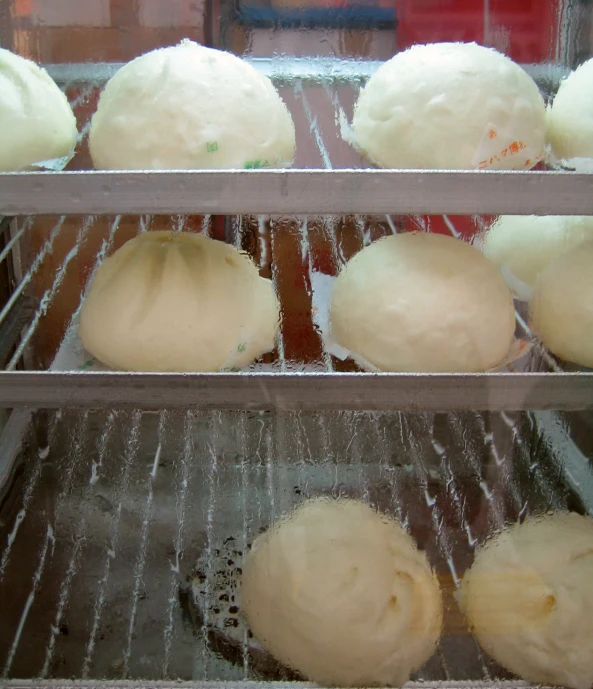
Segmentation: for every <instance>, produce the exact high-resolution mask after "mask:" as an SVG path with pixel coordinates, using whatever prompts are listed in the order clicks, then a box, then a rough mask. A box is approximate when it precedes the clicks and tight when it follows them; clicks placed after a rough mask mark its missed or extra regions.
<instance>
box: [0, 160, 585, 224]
mask: <svg viewBox="0 0 593 689" xmlns="http://www.w3.org/2000/svg"><path fill="white" fill-rule="evenodd" d="M116 213H122V214H136V213H138V214H140V213H153V214H158V213H162V214H170V213H171V214H172V213H212V214H220V215H222V214H259V213H274V214H291V215H295V214H296V215H298V214H339V215H343V214H356V213H360V214H380V213H394V214H401V215H408V214H429V213H430V214H437V213H438V214H440V213H454V214H474V213H480V214H488V215H490V214H502V213H508V214H542V215H563V214H582V215H587V214H593V174H580V173H574V172H556V171H546V172H523V171H521V172H498V171H478V172H474V171H455V172H453V171H442V170H438V171H437V170H425V171H417V170H354V169H350V170H343V169H342V170H250V171H244V170H236V171H185V172H178V171H158V172H120V171H118V172H94V171H89V172H87V171H85V172H20V173H2V174H0V215H8V216H12V215H54V214H58V215H62V214H63V215H87V214H91V215H97V214H116Z"/></svg>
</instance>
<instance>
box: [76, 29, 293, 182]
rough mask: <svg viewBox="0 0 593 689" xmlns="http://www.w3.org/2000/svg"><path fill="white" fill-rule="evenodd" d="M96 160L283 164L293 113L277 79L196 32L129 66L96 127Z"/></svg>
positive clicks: (158, 165) (104, 163) (107, 163)
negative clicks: (195, 37) (195, 38)
mask: <svg viewBox="0 0 593 689" xmlns="http://www.w3.org/2000/svg"><path fill="white" fill-rule="evenodd" d="M89 145H90V151H91V156H92V159H93V163H94V165H95V167H96V168H105V169H114V170H115V169H147V170H148V169H191V168H257V167H283V166H286V165H288V164H290V162H291V161H292V159H293V157H294V151H295V131H294V124H293V121H292V117H291V116H290V113H289V112H288V109H287V107H286V105H285V104H284V102H283V101H282V99H281V98H280V96H279V95H278V92H277V91H276V89H275V88H274V86H273V85H272V82H271V81H270V80H269V79H268V78H267V77H266V76H264V75H262V74H260V73H259V72H258V71H257V70H256V69H255V68H254V67H252V66H251V65H249V64H248V63H247V62H245V61H243V60H241V59H239V58H238V57H236V56H234V55H231V54H230V53H226V52H222V51H220V50H214V49H212V48H205V47H203V46H201V45H198V44H197V43H193V42H192V41H189V40H184V41H182V42H181V43H180V44H179V45H177V46H174V47H170V48H161V49H159V50H153V51H152V52H150V53H146V54H145V55H142V56H141V57H138V58H136V59H135V60H132V61H131V62H129V63H128V64H127V65H125V66H124V67H122V69H120V70H119V71H118V72H117V73H116V74H115V76H113V78H112V79H110V80H109V82H108V83H107V85H106V87H105V90H104V91H103V93H102V94H101V98H100V100H99V106H98V108H97V112H96V113H95V115H94V117H93V120H92V123H91V130H90V134H89Z"/></svg>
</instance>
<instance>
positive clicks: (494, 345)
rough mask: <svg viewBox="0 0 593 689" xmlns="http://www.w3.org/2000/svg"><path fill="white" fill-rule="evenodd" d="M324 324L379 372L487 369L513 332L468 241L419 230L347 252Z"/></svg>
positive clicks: (504, 305)
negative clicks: (346, 261) (328, 316)
mask: <svg viewBox="0 0 593 689" xmlns="http://www.w3.org/2000/svg"><path fill="white" fill-rule="evenodd" d="M330 322H331V330H332V335H333V338H334V339H335V341H336V342H337V343H338V344H339V345H341V346H342V347H345V348H346V349H348V350H350V352H352V353H354V354H355V355H359V356H360V357H362V359H363V360H365V361H367V362H369V363H370V364H372V365H373V366H375V367H377V368H379V369H381V370H383V371H420V372H472V371H486V370H488V369H491V368H494V367H495V366H497V365H499V364H500V363H501V361H502V360H503V359H504V357H505V356H506V354H507V353H508V351H509V348H510V346H511V342H512V339H513V334H514V330H515V314H514V309H513V300H512V296H511V293H510V291H509V289H508V287H507V286H506V285H505V282H504V280H503V278H502V276H501V274H500V273H499V271H498V270H497V269H496V266H495V265H494V264H493V263H492V262H491V261H489V260H488V259H487V258H485V257H484V256H483V255H482V254H481V253H480V252H479V251H478V249H476V248H475V247H473V246H470V245H469V244H466V243H464V242H462V241H460V240H458V239H453V238H452V237H446V236H444V235H438V234H429V233H423V232H414V233H406V234H398V235H392V236H390V237H385V238H383V239H380V240H379V241H377V242H374V243H373V244H371V245H370V246H367V247H366V248H364V249H363V250H362V251H361V252H360V253H358V254H357V255H356V256H354V257H353V258H352V259H351V260H350V261H349V262H348V263H347V265H346V266H345V268H343V269H342V271H341V273H340V275H339V276H338V277H337V279H336V281H335V283H334V288H333V291H332V296H331V303H330Z"/></svg>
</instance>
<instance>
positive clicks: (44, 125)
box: [0, 48, 77, 172]
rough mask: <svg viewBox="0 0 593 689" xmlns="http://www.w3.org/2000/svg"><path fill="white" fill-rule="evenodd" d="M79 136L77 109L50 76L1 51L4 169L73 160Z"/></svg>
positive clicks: (0, 161)
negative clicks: (54, 160) (67, 159)
mask: <svg viewBox="0 0 593 689" xmlns="http://www.w3.org/2000/svg"><path fill="white" fill-rule="evenodd" d="M76 136H77V130H76V119H75V117H74V115H73V113H72V109H71V108H70V105H69V104H68V101H67V99H66V96H65V95H64V94H63V93H62V91H60V89H59V88H58V87H57V85H56V83H55V82H54V81H53V80H52V78H51V77H50V76H49V74H48V73H47V72H46V71H45V70H44V69H41V68H40V67H38V66H37V65H36V64H35V63H34V62H31V61H30V60H25V58H22V57H20V56H19V55H15V54H14V53H11V52H10V51H9V50H3V49H1V48H0V171H1V172H11V171H15V170H24V169H27V168H29V167H30V166H31V165H33V164H34V163H41V162H43V161H46V160H52V159H55V158H62V157H64V156H67V155H68V154H69V153H70V152H71V150H72V149H73V147H74V145H75V144H76Z"/></svg>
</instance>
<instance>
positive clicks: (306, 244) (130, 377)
mask: <svg viewBox="0 0 593 689" xmlns="http://www.w3.org/2000/svg"><path fill="white" fill-rule="evenodd" d="M255 62H256V66H258V68H260V69H261V70H262V71H264V72H265V73H268V74H269V75H270V76H271V77H272V78H273V79H274V80H275V82H276V84H277V86H278V88H279V90H280V92H281V94H282V96H283V98H284V99H285V101H286V103H287V104H288V106H289V108H290V110H291V112H292V115H293V118H294V121H295V123H296V129H297V141H298V143H299V145H298V149H297V158H296V161H295V165H296V166H297V168H298V169H296V170H291V171H280V172H278V171H266V170H261V171H246V172H240V171H231V172H180V173H176V172H165V173H158V172H157V173H145V172H143V173H125V172H124V173H98V172H89V171H88V169H89V168H90V167H91V162H90V157H89V153H88V146H87V134H88V130H89V124H90V117H91V115H92V113H93V112H94V110H95V107H96V102H97V99H98V94H99V92H100V88H101V85H102V84H103V83H104V81H105V79H107V78H108V77H109V76H110V75H111V74H112V73H113V72H114V70H115V69H117V67H118V66H117V65H94V66H89V65H83V66H80V65H78V66H77V65H67V66H64V67H59V66H54V67H51V68H50V71H52V72H53V73H54V76H55V77H56V78H57V79H59V80H60V81H61V83H62V85H63V87H64V89H65V91H66V93H67V95H68V97H69V99H70V102H71V103H72V105H73V108H74V111H75V114H76V116H77V119H78V123H79V131H80V137H79V139H80V140H79V145H78V148H77V154H76V156H75V157H74V158H73V160H72V161H71V163H70V165H69V170H70V171H69V172H64V173H16V174H10V173H5V174H4V175H0V182H1V183H2V188H3V194H2V195H1V197H0V204H4V205H3V206H2V208H0V210H2V211H3V212H4V213H5V214H6V215H7V217H8V216H9V215H13V214H18V216H19V217H18V219H15V220H13V221H12V223H10V224H9V225H7V224H5V225H4V227H5V228H6V229H5V233H4V242H5V248H4V250H3V252H2V254H1V255H0V260H2V259H9V260H10V261H11V263H12V264H14V265H17V266H20V268H19V269H18V270H17V273H18V274H16V273H15V274H14V275H13V276H12V283H13V285H14V290H13V292H12V294H11V296H10V299H9V300H8V302H7V304H6V306H5V307H4V309H3V310H2V311H1V312H0V326H2V325H3V326H4V330H5V331H6V333H7V334H6V341H7V342H8V343H9V344H10V343H11V338H12V340H15V335H16V334H18V336H17V337H16V340H17V341H16V343H14V349H13V350H12V353H11V356H10V357H9V358H8V359H7V360H6V367H5V371H4V372H0V404H2V405H5V406H7V405H15V406H21V405H30V406H56V407H62V406H70V405H75V406H79V407H80V406H85V407H88V408H96V407H111V406H120V407H128V408H135V407H137V406H139V405H143V406H144V407H145V408H153V409H158V408H162V407H172V406H178V407H187V406H198V407H200V408H203V409H208V408H221V409H224V408H230V407H235V408H237V407H240V408H250V409H264V408H270V407H271V406H273V407H276V408H284V409H307V408H309V409H342V408H349V409H393V408H397V409H401V410H406V409H407V410H413V409H427V410H446V409H454V408H458V409H459V408H466V409H493V410H494V409H544V408H557V409H583V408H588V407H590V406H591V405H592V404H593V374H591V373H589V372H583V371H576V370H574V369H573V370H571V369H567V370H565V371H563V370H562V369H561V368H560V366H559V365H558V363H557V362H556V361H555V360H554V359H553V357H551V356H549V355H548V354H547V353H546V352H545V351H543V350H542V348H541V347H539V346H536V348H535V349H534V350H532V354H531V356H530V357H528V358H527V359H526V360H525V361H523V362H521V363H519V364H518V365H517V366H515V367H514V369H513V370H512V371H511V370H508V369H507V371H506V372H501V373H497V374H496V375H491V374H485V375H484V374H470V375H448V374H444V375H432V374H429V375H421V374H420V375H419V374H381V375H376V374H368V373H362V372H360V371H358V370H357V369H356V368H355V367H353V366H352V365H350V364H348V363H343V362H340V361H338V360H336V359H335V358H334V357H332V356H330V355H329V354H328V353H327V352H326V351H325V349H324V347H323V341H322V338H321V337H320V336H319V332H318V331H317V330H316V328H315V324H314V322H313V321H312V318H311V310H312V307H313V306H314V304H313V282H314V280H313V278H314V275H315V274H316V273H317V272H320V271H321V272H325V273H327V274H330V275H331V274H336V273H337V271H338V270H339V268H340V266H341V265H343V263H344V261H345V260H347V259H348V258H349V257H350V256H351V255H352V254H353V253H355V252H356V251H357V250H359V249H360V248H362V247H363V246H365V245H366V244H368V243H369V242H370V241H372V240H374V239H376V238H378V237H380V236H383V235H385V234H389V233H392V232H398V231H405V230H409V229H424V230H432V231H441V232H445V233H450V234H453V235H455V236H459V235H464V236H466V237H470V236H471V235H472V234H474V233H475V232H476V231H478V230H480V229H483V227H484V224H485V222H486V217H487V216H484V215H483V214H484V213H486V212H488V210H489V209H496V212H502V211H506V212H509V211H514V212H517V210H519V212H530V211H533V210H539V211H540V212H552V213H561V212H570V213H577V212H583V213H587V212H591V213H593V194H592V193H591V191H592V182H593V176H591V175H578V174H575V173H570V172H557V171H543V172H528V173H522V172H521V173H482V172H480V173H474V172H461V173H451V172H442V171H432V172H431V171H428V172H427V171H422V172H416V171H378V170H370V169H368V166H367V164H366V163H365V161H364V160H362V159H361V158H360V156H359V155H358V154H357V153H356V152H355V151H354V149H353V148H352V147H351V146H349V145H348V144H347V143H346V142H345V141H344V140H343V138H342V136H341V134H342V129H343V127H344V126H345V125H344V123H345V122H347V121H349V120H350V118H351V115H352V108H353V104H354V102H355V100H356V97H357V93H358V90H359V88H360V85H361V84H362V83H363V82H364V80H365V79H366V78H367V77H368V76H369V74H371V73H372V71H373V70H374V69H375V68H376V66H377V65H376V64H375V63H364V62H359V61H339V60H333V61H327V60H326V61H313V62H312V61H310V60H306V61H304V60H296V61H295V60H291V61H282V60H280V61H266V60H259V61H255ZM529 69H530V70H531V71H532V72H533V73H534V76H535V77H536V78H537V79H538V81H539V83H540V85H541V87H542V90H543V91H544V92H547V93H549V92H551V91H552V90H553V88H554V84H555V83H557V79H558V77H559V74H560V72H559V70H558V69H557V68H553V67H546V68H538V67H536V66H531V67H529ZM345 168H348V169H345ZM225 199H226V200H225ZM414 199H415V200H414ZM229 204H230V205H229ZM544 206H545V208H544ZM443 207H445V209H447V208H448V209H450V210H454V211H455V212H456V213H460V212H462V213H465V216H459V215H455V216H453V215H451V214H450V213H445V214H443V213H442V210H443ZM382 209H383V210H387V211H389V212H385V213H381V214H380V213H379V211H380V210H382ZM233 210H234V212H233V213H231V215H227V216H226V217H225V218H223V217H222V216H221V213H223V212H230V211H233ZM262 210H263V211H265V215H262V214H261V213H260V214H257V213H256V212H258V211H262ZM278 210H280V211H284V212H283V214H280V215H278V214H276V215H274V214H271V213H273V211H278ZM477 210H480V212H481V215H479V216H477V215H473V216H470V215H468V214H472V213H475V212H476V211H477ZM149 211H151V212H150V214H147V213H148V212H149ZM189 211H191V212H199V213H200V214H201V215H199V216H196V215H192V214H189ZM320 211H321V212H320ZM350 211H351V212H350ZM365 211H366V212H365ZM163 212H168V213H171V212H175V215H169V216H168V217H163V216H162V215H160V214H161V213H163ZM369 212H370V213H369ZM428 212H430V213H431V215H428V216H427V215H419V213H423V214H425V213H428ZM27 213H33V214H43V217H39V215H37V217H33V216H31V215H28V216H27V215H26V214H27ZM53 213H56V214H57V213H60V214H61V215H55V216H53V217H49V216H48V215H46V214H53ZM85 213H89V214H85ZM115 213H119V214H117V215H116V214H115ZM130 213H132V214H134V217H130V216H129V215H128V214H130ZM295 213H296V215H295ZM330 213H331V214H330ZM337 213H339V215H338V214H337ZM414 214H415V215H414ZM151 228H152V229H163V228H167V229H176V230H180V231H194V232H205V233H209V234H210V235H211V236H213V237H216V238H218V239H223V240H225V241H229V242H232V243H234V244H235V245H236V246H239V247H241V248H243V249H245V250H247V251H249V252H250V253H251V254H252V255H254V256H255V258H256V260H257V261H258V262H259V264H260V268H261V272H262V275H265V276H266V277H271V278H272V279H273V280H274V282H275V285H276V288H277V290H278V292H279V294H280V297H281V301H282V302H283V323H282V333H281V337H280V339H279V342H278V348H277V351H276V352H274V354H273V356H272V357H268V358H267V359H266V360H265V361H264V362H263V364H260V365H259V366H255V367H252V368H251V370H249V371H247V372H242V373H241V374H240V375H239V376H238V375H237V374H234V373H231V374H225V373H220V374H192V375H176V374H125V373H116V372H94V371H93V372H88V371H82V372H81V371H75V372H69V371H64V370H62V371H57V370H55V366H54V368H53V370H51V371H50V372H47V371H48V369H51V368H52V367H51V364H52V361H53V357H54V356H55V354H56V352H58V350H59V347H60V343H63V341H64V338H66V339H68V338H69V337H71V335H72V331H73V326H74V324H75V321H76V315H77V312H78V310H79V309H80V305H81V300H82V298H83V294H84V289H85V286H86V284H87V282H88V278H89V276H90V275H91V274H92V273H93V272H94V270H96V268H97V267H98V265H99V264H100V263H101V261H102V260H103V258H104V257H105V256H106V255H107V254H109V253H110V252H112V251H113V250H114V249H116V248H117V247H118V246H121V244H122V243H123V241H125V239H129V238H130V237H132V236H134V234H136V233H137V232H141V231H144V230H146V229H151ZM11 270H12V269H11ZM13 272H14V271H13ZM17 307H18V308H17ZM31 313H32V315H31ZM525 316H526V314H525V313H524V312H521V311H518V314H517V334H518V335H519V336H522V337H525V338H527V339H529V338H530V337H531V335H530V333H529V330H528V327H527V325H526V322H525ZM21 321H24V323H25V326H24V328H22V329H21V328H15V327H12V324H13V323H14V322H18V323H19V324H21ZM40 370H41V371H43V372H39V371H40ZM81 373H82V375H81Z"/></svg>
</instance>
